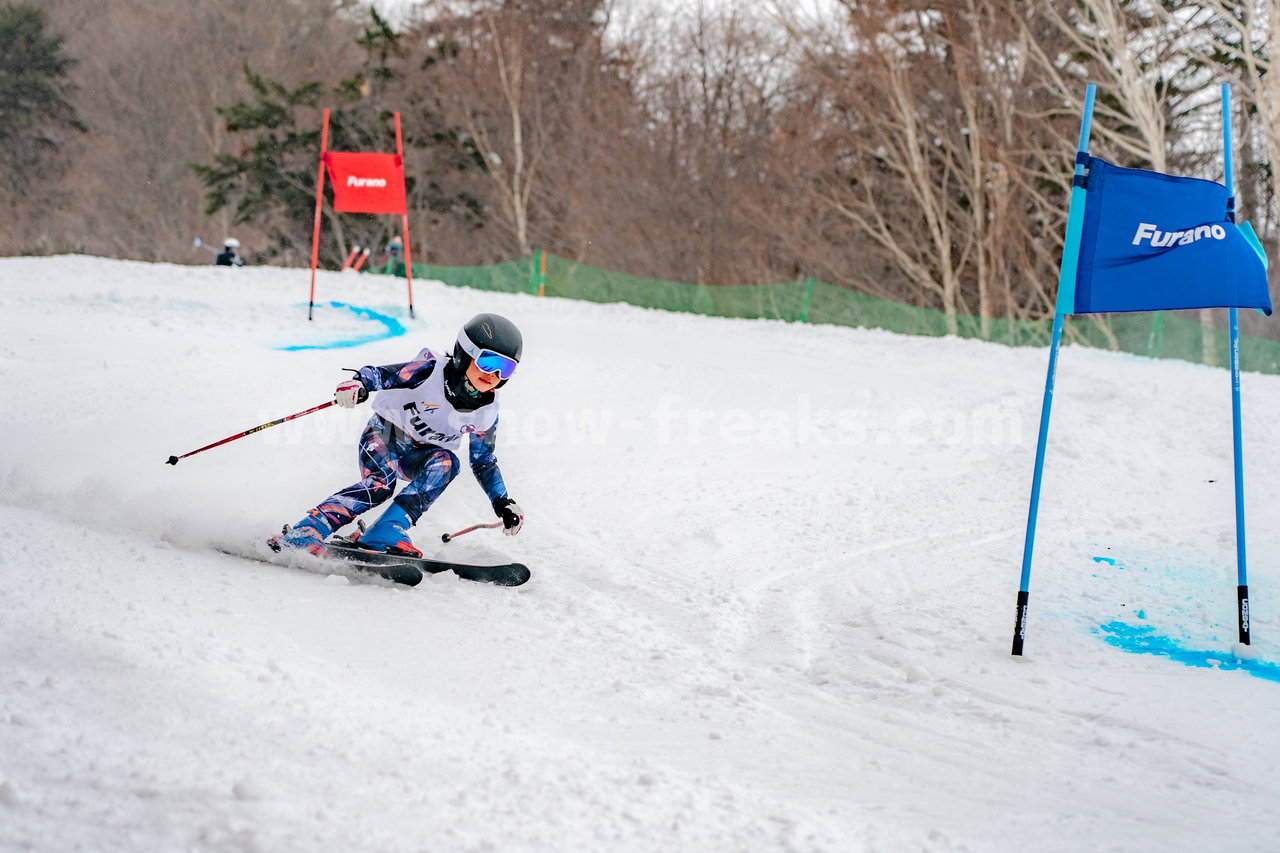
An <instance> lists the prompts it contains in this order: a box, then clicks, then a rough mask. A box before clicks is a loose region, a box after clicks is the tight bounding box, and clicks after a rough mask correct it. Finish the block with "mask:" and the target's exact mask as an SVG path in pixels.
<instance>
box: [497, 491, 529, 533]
mask: <svg viewBox="0 0 1280 853" xmlns="http://www.w3.org/2000/svg"><path fill="white" fill-rule="evenodd" d="M493 512H494V514H495V515H497V516H498V518H500V519H502V532H503V533H505V534H507V535H508V536H515V535H516V534H517V533H519V532H520V528H522V527H524V511H523V510H522V509H520V504H518V503H516V502H515V501H513V500H511V498H494V499H493Z"/></svg>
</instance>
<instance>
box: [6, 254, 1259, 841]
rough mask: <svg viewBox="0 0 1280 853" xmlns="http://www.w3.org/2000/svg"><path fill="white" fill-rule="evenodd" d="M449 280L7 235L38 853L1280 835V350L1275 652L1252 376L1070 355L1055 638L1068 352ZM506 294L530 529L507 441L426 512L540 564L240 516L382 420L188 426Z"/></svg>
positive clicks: (12, 741)
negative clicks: (419, 565) (1029, 537)
mask: <svg viewBox="0 0 1280 853" xmlns="http://www.w3.org/2000/svg"><path fill="white" fill-rule="evenodd" d="M403 284H404V283H403V281H401V280H392V279H388V278H383V277H373V276H360V275H356V274H350V273H348V274H343V275H339V274H336V273H321V274H320V275H319V278H318V284H317V288H318V293H317V301H318V302H319V303H320V307H319V308H318V309H317V313H316V318H315V320H314V321H312V322H308V321H307V319H306V301H307V285H308V273H307V272H306V271H305V270H296V269H291V270H283V269H268V268H257V269H255V268H246V269H240V270H233V269H222V268H213V267H206V268H192V267H182V266H168V265H152V264H141V263H131V262H122V261H109V260H101V259H95V258H88V257H57V258H41V259H24V258H9V259H0V377H2V378H3V382H2V383H0V388H2V389H3V391H2V392H0V393H2V394H3V404H0V437H2V441H0V483H2V484H3V498H0V523H2V525H3V529H4V530H5V531H6V533H7V536H6V542H5V544H4V546H3V548H0V850H4V851H25V850H38V851H58V853H61V851H79V850H85V851H272V853H274V851H355V850H361V851H365V850H368V851H499V852H500V853H506V851H513V853H514V851H699V853H701V851H752V852H753V853H754V851H863V850H867V851H983V852H984V853H985V851H1025V850H1032V851H1112V850H1114V851H1171V850H1179V851H1183V850H1185V851H1206V850H1231V851H1274V850H1277V849H1280V766H1278V764H1280V725H1278V724H1277V723H1278V721H1280V683H1278V681H1277V678H1280V675H1278V673H1280V667H1278V666H1277V664H1278V663H1280V583H1277V566H1278V565H1280V538H1278V537H1277V534H1276V527H1275V523H1274V519H1275V517H1276V514H1277V509H1278V508H1280V451H1278V450H1277V447H1276V442H1275V438H1274V430H1273V429H1272V425H1274V424H1275V423H1276V422H1277V421H1278V420H1280V378H1277V377H1273V376H1261V375H1256V374H1246V375H1245V377H1244V416H1245V453H1246V455H1245V459H1246V474H1247V481H1246V486H1247V496H1248V512H1249V518H1250V522H1251V540H1250V542H1249V548H1250V550H1249V558H1250V569H1251V571H1250V577H1249V580H1250V584H1251V591H1252V596H1253V631H1254V636H1255V642H1254V645H1253V647H1252V648H1251V649H1249V650H1247V651H1248V652H1250V653H1251V657H1250V656H1246V658H1245V659H1244V660H1240V659H1238V658H1236V657H1235V656H1233V654H1232V646H1233V643H1234V642H1235V640H1236V622H1235V595H1236V589H1235V587H1236V569H1235V529H1234V510H1233V492H1232V488H1233V487H1232V454H1231V408H1230V382H1229V377H1228V375H1227V373H1226V372H1225V371H1224V370H1221V369H1210V368H1206V367H1200V366H1193V365H1189V364H1185V363H1179V362H1165V361H1150V360H1145V359H1138V358H1133V357H1129V356H1123V355H1117V354H1113V353H1107V352H1100V351H1091V350H1085V349H1080V348H1074V347H1069V348H1067V349H1065V350H1064V351H1063V353H1062V357H1061V361H1060V365H1059V373H1058V392H1057V395H1056V402H1055V414H1054V421H1053V427H1052V431H1051V442H1050V446H1049V454H1048V462H1047V467H1046V478H1045V486H1044V495H1043V504H1042V510H1041V515H1040V536H1039V541H1038V547H1037V559H1036V563H1035V570H1034V574H1033V576H1032V584H1031V596H1032V597H1031V611H1030V625H1029V630H1028V635H1027V647H1026V651H1027V654H1026V656H1025V657H1024V658H1022V659H1016V658H1013V657H1012V656H1010V654H1009V646H1010V635H1011V631H1012V627H1013V626H1012V622H1013V615H1014V600H1015V596H1016V592H1017V588H1018V578H1019V572H1020V566H1021V554H1022V539H1023V529H1024V523H1025V518H1026V507H1027V496H1028V492H1029V487H1030V478H1031V470H1032V463H1033V459H1034V449H1035V438H1036V430H1037V427H1038V422H1039V412H1040V402H1041V391H1042V388H1043V383H1044V371H1045V365H1046V359H1047V353H1046V352H1045V351H1044V350H1038V349H1021V350H1015V349H1009V348H1005V347H1001V346H996V345H991V344H984V343H980V342H974V341H963V340H954V339H941V340H934V339H922V338H911V337H903V336H897V335H893V334H888V333H885V332H882V331H869V330H854V329H843V328H832V327H813V326H803V325H795V324H783V323H776V322H748V321H736V320H723V319H714V318H704V317H694V316H684V315H677V314H669V313H662V312H655V311H645V310H639V309H635V308H631V307H628V306H619V305H609V306H599V305H590V304H584V303H576V302H572V301H567V300H558V299H538V298H535V297H530V296H524V295H495V294H487V293H481V292H477V291H471V290H465V289H454V288H449V287H445V286H443V285H441V284H436V283H430V282H415V285H414V295H415V297H416V299H415V302H416V306H417V314H418V317H417V319H416V320H411V319H409V318H408V316H407V313H406V312H405V310H404V293H403ZM332 302H337V303H340V304H339V305H332V304H331V303H332ZM344 306H356V307H359V308H361V309H369V310H366V311H364V312H363V313H360V312H357V311H354V310H352V309H351V308H349V307H344ZM370 311H372V313H370ZM480 311H495V312H498V313H501V314H505V315H507V316H509V317H510V318H512V319H513V320H514V321H515V322H516V323H517V324H518V325H519V326H520V327H521V328H522V329H523V330H524V333H525V340H526V357H525V359H524V362H523V363H522V365H521V368H520V371H519V373H518V374H517V375H516V377H515V378H514V379H513V380H512V382H511V383H510V385H509V386H508V387H507V388H505V389H504V390H503V391H502V392H501V393H502V404H503V416H502V427H501V429H500V431H499V432H500V440H499V458H500V461H501V464H502V470H503V473H504V475H505V476H506V480H507V483H508V485H509V486H510V489H511V493H512V495H513V497H515V498H516V499H517V500H518V501H519V502H520V504H521V506H522V507H523V508H524V509H525V511H526V515H527V524H526V528H525V531H524V532H523V533H522V534H521V535H520V536H518V537H515V538H509V537H504V536H501V535H500V534H499V533H498V531H481V532H477V533H475V534H471V535H470V536H467V537H464V538H463V539H460V540H458V541H457V542H455V543H450V544H449V545H447V546H444V545H441V544H440V542H439V535H440V534H441V533H444V532H450V531H454V530H457V529H460V528H462V527H465V526H468V525H469V524H472V523H476V522H481V521H488V520H491V519H492V512H491V510H490V509H489V506H488V503H487V501H486V500H485V498H484V495H483V493H482V492H481V490H480V488H479V486H478V485H477V484H476V483H475V481H474V479H473V478H472V477H471V475H470V474H469V473H468V472H464V473H463V474H462V475H461V476H460V477H459V479H458V480H457V481H456V482H455V483H454V484H453V485H452V486H451V487H450V489H449V490H448V492H447V493H446V494H445V496H444V497H443V498H442V499H441V500H440V501H439V503H438V504H437V505H436V506H435V507H434V508H433V509H432V510H431V512H430V513H428V515H427V516H425V517H424V518H423V520H422V521H421V522H420V523H419V524H418V526H417V528H415V536H416V539H417V541H418V543H419V544H420V545H425V546H427V548H428V550H429V551H435V552H437V553H440V554H452V555H454V556H456V557H461V558H472V559H486V558H494V557H500V556H505V557H508V558H510V559H515V560H519V561H522V562H525V563H527V564H528V565H529V566H530V567H532V568H533V570H534V575H535V577H534V580H533V581H532V582H530V583H529V584H528V585H527V586H525V587H521V588H518V589H502V588H496V587H491V586H483V585H477V584H472V583H468V582H466V581H462V580H459V579H457V578H455V577H452V576H434V577H430V578H428V579H427V580H425V581H424V582H423V584H422V585H421V586H419V587H417V588H415V589H405V588H395V587H391V586H388V585H383V584H378V583H369V582H352V581H349V580H348V579H347V578H345V577H343V576H341V575H324V574H319V573H314V572H308V571H303V570H301V569H298V568H290V567H281V566H272V565H266V564H262V563H257V562H251V561H248V560H244V559H238V558H236V557H232V556H227V555H224V554H221V553H219V552H218V551H217V550H216V548H219V547H227V548H249V547H251V546H252V545H253V543H255V542H260V541H261V540H263V539H264V538H266V537H268V536H270V535H271V534H273V533H274V532H276V531H278V530H279V528H280V526H281V524H283V523H285V522H293V521H296V520H297V519H298V518H300V517H301V516H302V514H303V513H304V512H305V511H306V510H307V509H308V508H309V507H311V506H313V505H314V504H315V503H317V502H318V501H319V500H320V499H322V498H324V497H325V496H327V495H329V494H330V493H331V492H333V491H334V490H336V489H337V488H339V487H342V486H345V485H348V484H349V483H351V482H353V481H354V480H355V479H357V469H356V459H355V450H354V448H355V442H356V439H357V437H358V435H359V433H360V431H361V428H362V425H363V423H364V420H365V419H366V418H367V417H368V415H369V409H368V407H367V406H364V407H361V408H360V409H357V410H355V411H351V412H347V411H342V410H336V409H335V410H326V411H324V412H321V413H318V414H315V415H310V416H308V417H305V418H302V419H299V420H297V421H294V422H291V423H289V424H287V425H285V426H281V427H276V428H273V429H270V430H267V431H264V432H262V433H259V434H256V435H253V436H250V437H248V438H245V439H242V440H240V441H236V442H233V443H231V444H229V445H226V446H224V447H220V448H218V449H216V450H211V451H208V452H206V453H203V454H200V455H197V456H194V457H191V458H189V459H186V460H183V461H182V462H181V463H180V464H179V465H178V466H176V467H171V466H168V465H165V464H163V463H164V461H165V460H166V459H167V458H168V457H169V456H170V455H171V454H180V453H184V452H186V451H188V450H192V449H194V448H197V447H200V446H202V445H204V444H208V443H210V442H212V441H215V440H217V439H220V438H223V437H225V436H227V435H231V434H233V433H236V432H239V431H241V430H244V429H247V428H249V427H251V426H254V425H256V424H260V423H264V422H266V421H269V420H272V419H274V418H277V417H280V416H283V415H286V414H289V413H292V412H296V411H300V410H302V409H305V408H308V407H310V406H313V405H316V404H318V403H321V402H323V401H325V400H327V399H330V395H331V393H332V389H333V386H334V385H335V384H336V382H337V381H338V380H340V379H341V378H343V376H344V375H345V374H344V373H343V372H342V370H341V368H344V367H352V368H354V367H360V366H361V365H363V364H385V363H393V362H400V361H405V360H408V359H409V358H411V357H412V356H414V355H415V354H416V353H417V351H418V350H419V348H420V347H422V346H424V345H434V346H436V347H439V348H448V347H450V346H451V341H452V339H453V336H454V335H455V334H456V330H457V328H458V326H459V325H460V324H461V323H462V322H463V321H465V320H466V319H467V318H469V317H470V316H472V315H473V314H475V313H478V312H480ZM378 315H387V316H388V317H392V318H395V319H396V320H398V321H399V322H400V323H402V324H403V326H404V328H405V329H406V332H405V333H404V334H403V335H393V334H392V333H393V332H394V330H395V326H394V324H390V325H387V324H384V323H382V322H379V320H378ZM388 329H390V330H391V331H390V332H389V331H388ZM388 334H392V336H390V337H388V336H387V335H388ZM370 339H372V341H371V342H366V343H363V344H359V345H355V346H343V345H344V344H350V343H353V342H356V341H360V340H366V341H369V340H370ZM289 347H293V348H295V349H286V348H289ZM298 347H302V348H300V349H299V348H298ZM308 347H310V348H308ZM1246 367H1247V365H1246ZM433 543H434V544H433ZM1241 651H1246V650H1241Z"/></svg>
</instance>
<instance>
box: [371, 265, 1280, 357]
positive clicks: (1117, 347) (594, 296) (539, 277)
mask: <svg viewBox="0 0 1280 853" xmlns="http://www.w3.org/2000/svg"><path fill="white" fill-rule="evenodd" d="M544 270H545V271H544ZM370 271H371V272H375V273H384V274H388V273H394V274H396V275H401V276H403V275H404V265H403V263H401V264H398V265H397V266H396V267H395V268H394V269H392V268H391V266H390V265H388V266H387V267H383V268H378V269H373V270H370ZM413 276H414V278H420V279H433V280H438V281H443V282H444V283H446V284H450V285H454V286H456V287H470V288H474V289H476V290H489V291H498V292H501V293H533V294H542V295H544V296H552V297H561V298H565V299H581V300H586V301H588V302H625V303H627V304H629V305H637V306H640V307H642V308H658V309H662V310H666V311H680V312H684V313H691V314H706V315H709V316H715V317H741V318H746V319H770V320H786V321H790V322H803V323H826V324H831V325H837V326H856V327H863V328H872V329H885V330H887V331H891V332H899V333H901V334H907V335H927V336H932V337H941V336H944V335H955V336H958V337H962V338H977V339H980V340H987V341H993V342H996V343H1003V344H1008V345H1010V346H1034V347H1047V346H1048V345H1049V338H1050V334H1051V327H1052V324H1051V323H1050V321H1047V320H1006V319H998V318H982V317H972V316H968V315H947V314H946V313H944V312H942V311H936V310H933V309H929V308H916V307H914V306H911V305H904V304H902V303H900V302H893V301H891V300H888V299H880V298H877V297H874V296H867V295H866V294H863V293H856V292H854V291H852V290H847V289H845V288H842V287H836V286H835V285H832V284H827V283H825V282H821V281H816V280H814V279H805V280H802V281H794V282H781V283H778V284H749V285H702V284H687V283H685V282H677V281H661V280H659V279H652V278H640V277H639V276H633V275H627V274H625V273H620V272H614V271H612V270H606V269H601V268H599V267H593V266H589V265H587V264H583V263H578V262H577V261H570V260H566V259H565V258H560V257H557V256H555V255H552V254H549V253H546V252H537V253H535V254H534V255H533V256H532V257H529V258H523V259H521V260H517V261H507V262H505V263H500V264H489V265H486V266H475V267H446V266H434V265H431V264H417V263H415V264H414V265H413ZM1063 340H1064V342H1066V343H1077V344H1082V345H1084V346H1090V347H1096V348H1099V349H1109V350H1114V351H1117V352H1127V353H1132V354H1134V355H1141V356H1149V357H1152V358H1176V359H1182V360H1184V361H1190V362H1194V363H1197V364H1209V365H1215V366H1218V365H1226V364H1227V363H1228V352H1227V347H1228V334H1227V332H1226V330H1225V329H1219V328H1216V327H1213V326H1205V325H1203V324H1201V323H1200V322H1198V321H1197V320H1195V319H1191V318H1189V317H1185V316H1182V315H1181V314H1178V313H1173V312H1153V313H1140V314H1110V315H1091V316H1087V317H1086V316H1081V317H1072V318H1070V319H1068V320H1067V323H1066V326H1065V329H1064V332H1063ZM1240 361H1241V364H1242V365H1243V367H1244V369H1246V370H1253V371H1258V372H1261V373H1280V342H1276V341H1270V340H1266V339H1263V338H1256V337H1250V336H1247V335H1241V337H1240Z"/></svg>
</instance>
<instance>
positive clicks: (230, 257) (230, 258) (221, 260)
mask: <svg viewBox="0 0 1280 853" xmlns="http://www.w3.org/2000/svg"><path fill="white" fill-rule="evenodd" d="M239 248H240V241H239V240H237V239H236V238H235V237H228V238H227V239H225V240H223V241H222V251H221V252H219V253H218V257H216V258H214V259H213V263H214V264H215V265H216V266H220V267H242V266H244V258H241V257H240V256H239V255H237V254H236V249H239Z"/></svg>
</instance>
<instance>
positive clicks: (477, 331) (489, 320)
mask: <svg viewBox="0 0 1280 853" xmlns="http://www.w3.org/2000/svg"><path fill="white" fill-rule="evenodd" d="M486 349H487V350H493V351H494V352H496V353H498V354H499V355H505V356H506V357H507V358H512V359H515V360H516V361H519V360H520V356H521V355H523V354H524V337H523V336H522V335H521V334H520V330H519V329H517V328H516V324H515V323H512V322H511V321H510V320H508V319H507V318H506V317H503V316H501V315H499V314H477V315H476V316H474V317H472V318H471V319H470V320H468V321H467V322H466V324H465V325H463V327H462V329H461V330H460V331H459V332H458V340H457V342H456V343H455V344H454V345H453V358H451V359H450V361H451V362H452V365H453V371H452V372H453V373H454V375H455V376H457V377H459V379H461V377H462V375H463V374H465V373H466V372H467V368H468V367H470V366H471V362H472V361H473V358H472V356H471V352H479V351H480V350H486ZM469 351H470V352H469ZM506 384H507V380H506V379H503V380H502V381H501V382H499V383H498V385H497V387H498V388H501V387H502V386H503V385H506Z"/></svg>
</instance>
